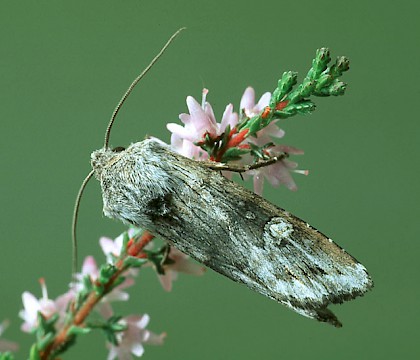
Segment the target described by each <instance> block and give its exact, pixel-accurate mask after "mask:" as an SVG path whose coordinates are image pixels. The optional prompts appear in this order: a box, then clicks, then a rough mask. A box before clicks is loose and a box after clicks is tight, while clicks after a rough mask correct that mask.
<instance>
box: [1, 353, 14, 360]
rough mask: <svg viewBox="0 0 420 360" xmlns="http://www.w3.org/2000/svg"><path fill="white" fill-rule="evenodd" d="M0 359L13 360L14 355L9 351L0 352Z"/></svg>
mask: <svg viewBox="0 0 420 360" xmlns="http://www.w3.org/2000/svg"><path fill="white" fill-rule="evenodd" d="M0 360H14V356H13V354H12V353H11V352H10V351H7V352H3V353H2V352H0Z"/></svg>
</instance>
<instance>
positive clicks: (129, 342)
mask: <svg viewBox="0 0 420 360" xmlns="http://www.w3.org/2000/svg"><path fill="white" fill-rule="evenodd" d="M149 321H150V317H149V315H147V314H144V315H131V316H127V317H125V318H122V319H121V320H120V321H119V323H120V324H123V325H126V326H127V329H126V330H124V331H123V332H120V333H117V334H116V336H117V339H118V343H119V344H118V346H115V345H113V344H110V343H108V344H107V347H108V348H109V349H110V351H109V354H108V360H113V359H116V358H118V359H119V360H130V359H132V356H131V355H135V356H137V357H140V356H142V355H143V353H144V347H143V344H150V345H162V344H163V339H164V338H165V336H166V334H165V333H162V334H160V335H156V334H154V333H152V332H151V331H149V330H147V329H146V326H147V324H148V323H149Z"/></svg>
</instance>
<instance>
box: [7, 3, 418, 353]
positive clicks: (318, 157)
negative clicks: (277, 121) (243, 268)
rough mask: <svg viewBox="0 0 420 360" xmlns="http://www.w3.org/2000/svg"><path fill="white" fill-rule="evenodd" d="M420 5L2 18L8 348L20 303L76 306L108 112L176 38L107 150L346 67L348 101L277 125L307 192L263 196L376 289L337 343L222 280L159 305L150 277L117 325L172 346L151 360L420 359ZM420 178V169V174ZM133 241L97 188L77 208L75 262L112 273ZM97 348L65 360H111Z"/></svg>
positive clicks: (49, 11) (209, 6) (218, 6)
mask: <svg viewBox="0 0 420 360" xmlns="http://www.w3.org/2000/svg"><path fill="white" fill-rule="evenodd" d="M419 11H420V5H419V2H418V1H402V2H385V1H376V0H375V1H352V2H349V1H337V0H334V1H333V0H331V1H328V0H318V1H309V0H301V1H295V2H285V1H279V0H260V1H248V0H243V1H241V2H237V1H220V0H213V1H203V0H179V1H170V2H169V1H163V0H153V1H152V0H125V1H109V0H100V1H99V0H91V1H81V0H73V1H58V0H55V1H45V0H38V1H13V0H3V1H2V2H1V3H0V27H1V32H0V44H1V55H0V92H1V96H0V102H1V105H0V117H1V157H2V160H1V166H2V168H1V178H0V181H1V186H0V189H1V190H0V191H1V205H2V214H1V215H2V216H1V217H0V222H1V231H2V240H1V251H0V259H1V270H0V274H1V287H2V291H1V293H2V297H1V308H0V319H4V318H8V319H10V320H11V321H12V325H11V327H10V328H9V329H8V331H7V332H6V334H5V335H4V337H5V338H7V339H11V340H15V341H18V342H19V343H20V344H21V350H20V352H19V353H18V358H26V356H27V349H28V346H29V344H30V343H31V340H32V338H31V336H29V335H27V334H22V333H21V332H20V330H19V326H20V323H21V321H20V320H18V318H17V313H18V311H19V309H20V308H21V300H20V297H21V293H22V292H23V291H24V290H29V291H31V292H33V293H35V294H36V295H40V289H39V285H38V282H37V280H38V278H39V277H42V276H43V277H45V278H46V281H47V285H48V289H49V293H50V296H51V297H53V298H54V297H55V296H57V295H58V294H60V293H63V292H64V291H65V290H66V289H67V282H68V280H69V276H70V267H71V246H70V223H71V215H72V208H73V202H74V198H75V195H76V193H77V190H78V187H79V185H80V183H81V180H82V179H83V177H84V176H85V175H86V174H87V173H88V171H89V170H90V165H89V156H90V152H91V151H92V150H94V149H96V148H98V147H100V146H102V142H103V134H104V130H105V126H106V123H107V121H108V119H109V117H110V115H111V112H112V110H113V108H114V106H115V105H116V103H117V101H118V100H119V98H120V96H121V95H122V93H123V92H124V91H125V89H126V87H127V86H128V85H129V83H130V82H131V80H132V79H133V78H134V77H135V76H136V74H138V73H139V71H140V70H141V69H142V68H143V67H144V66H145V65H146V64H147V63H148V62H149V61H150V59H151V58H152V57H153V56H154V55H155V54H156V52H157V51H158V49H159V48H160V47H161V46H162V45H163V43H164V42H165V41H166V39H167V38H168V37H169V36H170V35H171V34H172V33H173V32H174V31H175V30H176V29H178V28H179V27H181V26H187V27H188V30H187V31H186V32H184V33H183V34H182V35H181V37H180V38H178V39H177V40H176V42H175V44H174V45H173V46H172V47H171V48H170V50H169V51H168V52H167V53H166V54H165V56H164V58H163V59H162V60H161V61H160V62H159V63H158V64H157V65H156V66H155V68H154V69H153V70H152V72H151V73H149V75H148V76H147V77H146V78H145V79H144V81H143V82H142V84H141V86H140V87H139V88H137V89H136V91H135V92H134V94H133V95H132V96H131V98H130V99H129V101H128V102H127V104H126V106H125V107H124V109H123V111H122V112H121V114H120V117H119V118H118V121H117V123H116V126H115V128H114V132H113V134H112V137H111V143H112V145H115V146H116V145H127V144H129V143H130V142H133V141H137V140H141V139H143V138H144V136H145V135H146V134H150V135H154V136H158V137H160V138H162V139H163V140H165V141H169V133H168V131H166V128H165V124H166V123H167V122H174V121H176V120H177V116H178V114H179V113H181V112H184V111H186V105H185V98H186V96H187V95H194V96H195V97H196V98H200V94H201V89H202V87H203V86H205V87H207V88H208V89H210V94H209V97H208V100H209V101H210V102H211V103H212V105H213V106H214V108H215V110H216V114H217V116H219V117H220V116H221V113H222V111H223V109H224V106H225V105H226V104H227V103H229V102H233V103H234V104H235V108H236V109H237V108H238V104H239V100H240V97H241V95H242V92H243V90H244V89H245V87H246V86H248V85H253V86H254V87H255V88H256V90H257V93H258V95H260V94H261V93H263V92H265V91H271V90H272V89H273V88H274V86H275V84H276V81H277V79H278V77H279V76H280V75H281V73H282V72H283V71H285V70H296V71H299V74H300V78H302V76H303V75H304V74H305V72H306V71H307V69H308V68H309V65H310V61H311V59H312V57H313V55H314V53H315V50H316V49H317V48H319V47H321V46H328V47H330V49H331V51H332V55H333V57H335V56H336V55H346V56H348V57H349V58H350V60H351V70H350V72H348V73H346V74H345V76H344V78H343V79H344V80H345V81H346V82H348V83H349V87H348V91H347V94H346V95H345V96H344V97H340V98H327V99H316V102H317V105H318V109H317V111H316V112H315V113H314V114H313V115H312V116H307V117H295V118H293V119H290V120H288V121H284V123H283V124H281V126H282V128H284V129H285V130H286V137H285V138H284V143H286V144H290V145H294V146H296V147H299V148H302V149H304V150H305V152H306V154H305V156H303V157H299V158H297V159H296V160H297V161H298V162H299V165H300V168H302V169H309V170H310V176H308V177H302V176H299V175H297V176H295V179H296V181H297V183H298V186H299V191H298V192H296V193H291V192H289V191H288V190H286V189H285V188H279V189H269V188H268V187H266V192H265V195H266V197H267V198H269V199H270V200H271V201H273V202H274V203H276V204H278V205H280V206H282V207H284V208H286V209H288V210H289V211H291V212H293V213H294V214H296V215H298V216H300V217H302V218H304V219H305V220H307V221H308V222H310V223H311V224H312V225H313V226H315V227H317V228H318V229H320V230H321V231H323V232H325V233H326V234H328V235H329V236H330V237H332V238H333V239H334V240H336V241H337V242H338V243H339V244H340V245H341V246H343V247H344V248H346V249H347V250H348V251H349V252H350V253H351V254H353V255H354V256H355V257H357V258H358V259H359V260H360V261H361V262H362V263H363V264H365V265H366V267H367V268H368V269H369V271H370V273H371V275H372V277H373V279H374V281H375V288H374V289H373V291H372V292H370V293H369V294H367V296H365V297H364V298H359V299H357V300H355V301H353V302H350V303H346V304H345V305H342V306H336V307H334V310H335V312H336V313H337V315H338V316H339V318H340V319H341V320H342V322H343V323H344V327H343V328H342V329H335V328H333V327H330V326H327V325H325V324H321V323H317V322H315V321H311V320H309V319H306V318H303V317H301V316H299V315H297V314H295V313H293V312H291V311H289V310H287V309H286V308H285V307H283V306H281V305H279V304H277V303H275V302H273V301H271V300H269V299H266V298H264V297H263V296H260V295H258V294H255V293H253V292H251V291H249V290H248V289H247V288H245V287H244V286H240V285H238V284H235V283H233V282H231V281H230V280H227V279H225V278H223V277H221V276H219V275H218V274H216V273H214V272H213V271H208V272H207V273H206V275H205V276H204V277H201V278H196V277H189V276H180V278H179V279H178V281H177V282H176V283H175V284H174V289H173V291H172V292H171V293H165V292H164V291H163V290H162V289H161V288H160V284H159V283H158V282H157V280H156V276H155V275H154V274H153V272H152V271H144V274H143V275H142V277H141V278H140V279H139V281H138V284H137V286H136V287H135V288H132V289H131V300H130V302H129V303H128V304H119V306H117V309H120V310H121V311H122V312H123V314H129V313H145V312H147V313H148V314H150V316H151V323H150V325H149V328H150V329H151V330H154V331H155V332H162V331H166V332H167V333H168V336H167V339H166V343H165V345H164V346H163V347H150V346H149V347H147V348H146V353H145V355H144V358H146V359H167V358H169V357H170V358H172V359H203V360H204V359H222V358H229V359H257V358H261V359H280V358H283V359H303V358H309V357H310V358H313V359H354V358H358V359H394V358H399V359H414V358H418V356H419V354H420V351H419V345H418V334H419V331H418V321H419V320H420V317H419V313H420V311H419V305H420V304H419V295H420V291H419V280H418V276H419V266H418V256H419V250H420V240H419V232H418V223H419V221H418V216H419V207H418V200H419V196H418V193H419V191H418V175H419V170H418V165H419V163H418V160H417V163H416V162H415V160H414V159H415V158H416V157H415V151H416V149H417V148H418V143H419V137H418V136H419V128H420V127H419V119H418V111H417V103H418V101H419V100H418V96H419V87H418V80H419V75H420V74H419V53H420V51H419V43H418V41H419V33H420V32H419V25H418V14H419ZM416 164H417V165H416ZM123 229H124V227H123V226H122V225H121V224H119V223H117V222H113V221H111V220H109V219H106V218H104V217H103V216H102V214H101V198H100V191H99V186H98V184H97V183H95V182H93V183H92V184H90V185H89V187H88V189H87V192H86V196H85V198H84V200H83V202H82V207H81V213H80V223H79V239H80V241H81V244H80V256H81V257H82V258H83V257H84V256H86V255H88V254H93V255H94V256H95V257H96V258H97V260H98V261H99V260H102V254H101V251H100V249H99V246H98V239H99V237H100V236H102V235H108V236H110V237H114V236H116V235H118V234H119V233H120V232H121V231H123ZM106 354H107V351H106V349H105V346H104V341H103V337H102V335H101V334H99V333H98V334H91V335H89V336H85V337H83V338H82V339H81V340H80V343H79V344H78V346H76V347H75V348H74V349H72V350H71V351H70V352H69V353H67V354H66V356H65V358H67V359H76V358H78V359H103V358H105V357H106Z"/></svg>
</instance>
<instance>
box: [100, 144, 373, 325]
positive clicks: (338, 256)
mask: <svg viewBox="0 0 420 360" xmlns="http://www.w3.org/2000/svg"><path fill="white" fill-rule="evenodd" d="M92 166H93V168H94V170H95V176H96V178H97V179H98V180H99V181H100V183H101V188H102V197H103V202H104V208H103V209H104V214H105V215H106V216H108V217H111V218H115V219H118V220H121V221H123V222H124V223H126V224H133V225H136V226H139V227H142V228H144V229H147V230H149V231H150V232H151V233H153V234H154V235H157V236H160V237H161V238H163V239H164V240H166V241H168V242H170V243H171V244H173V245H174V246H175V247H177V248H178V249H179V250H181V251H183V252H184V253H186V254H188V255H190V256H191V257H192V258H194V259H196V260H197V261H199V262H201V263H203V264H205V265H206V266H208V267H210V268H212V269H213V270H215V271H217V272H219V273H221V274H223V275H225V276H227V277H229V278H231V279H232V280H234V281H237V282H240V283H243V284H245V285H247V286H248V287H249V288H251V289H252V290H255V291H257V292H259V293H261V294H263V295H266V296H268V297H269V298H272V299H274V300H276V301H278V302H280V303H282V304H284V305H286V306H288V307H289V308H291V309H293V310H294V311H296V312H298V313H300V314H302V315H304V316H307V317H310V318H314V319H317V320H319V321H323V322H328V323H330V324H332V325H334V326H337V327H339V326H341V323H340V322H339V320H338V319H337V318H336V316H335V315H334V314H333V313H332V312H331V311H330V310H329V309H328V308H327V307H328V305H329V304H335V303H342V302H343V301H346V300H350V299H353V298H355V297H357V296H360V295H363V294H364V293H365V292H366V291H367V290H368V289H369V288H370V287H372V281H371V279H370V277H369V275H368V273H367V272H366V269H365V267H364V266H363V265H361V264H360V263H359V262H358V261H357V260H356V259H354V258H353V257H352V256H351V255H349V254H348V253H346V252H345V251H344V250H343V249H342V248H340V247H339V246H338V245H337V244H335V243H334V242H333V241H332V240H331V239H329V238H328V237H326V236H325V235H323V234H322V233H320V232H319V231H317V230H316V229H314V228H313V227H311V226H310V225H308V224H307V223H306V222H304V221H302V220H301V219H299V218H297V217H295V216H294V215H292V214H290V213H288V212H286V211H285V210H283V209H281V208H279V207H277V206H275V205H273V204H271V203H270V202H268V201H267V200H265V199H263V198H262V197H260V196H258V195H256V194H254V193H252V192H250V191H249V190H247V189H245V188H244V187H242V186H241V185H239V184H237V183H234V182H232V181H230V180H228V179H226V178H225V177H223V176H222V175H220V174H219V173H218V172H217V171H213V170H210V169H208V168H207V167H206V166H205V165H204V164H201V163H200V162H198V161H195V160H192V159H188V158H185V157H183V156H181V155H179V154H176V153H174V152H173V151H171V150H170V148H169V147H168V146H165V145H163V144H161V143H159V142H157V141H155V140H153V139H147V140H144V141H142V142H138V143H134V144H131V145H130V146H129V147H128V148H127V149H126V150H124V151H122V152H119V153H115V152H112V151H111V150H109V149H100V150H97V151H95V152H93V153H92Z"/></svg>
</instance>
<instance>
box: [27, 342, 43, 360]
mask: <svg viewBox="0 0 420 360" xmlns="http://www.w3.org/2000/svg"><path fill="white" fill-rule="evenodd" d="M29 359H30V360H41V357H40V356H39V350H38V347H37V345H36V344H33V345H32V346H31V350H30V352H29Z"/></svg>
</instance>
